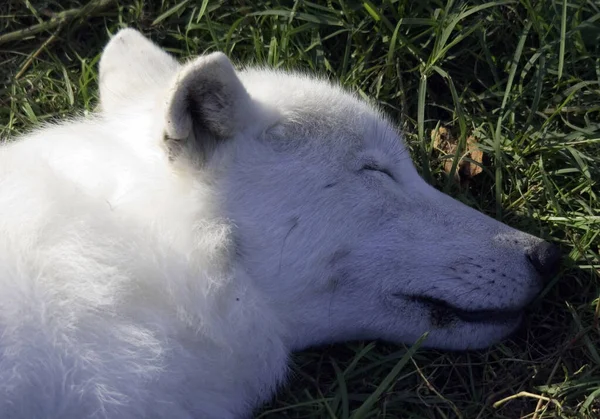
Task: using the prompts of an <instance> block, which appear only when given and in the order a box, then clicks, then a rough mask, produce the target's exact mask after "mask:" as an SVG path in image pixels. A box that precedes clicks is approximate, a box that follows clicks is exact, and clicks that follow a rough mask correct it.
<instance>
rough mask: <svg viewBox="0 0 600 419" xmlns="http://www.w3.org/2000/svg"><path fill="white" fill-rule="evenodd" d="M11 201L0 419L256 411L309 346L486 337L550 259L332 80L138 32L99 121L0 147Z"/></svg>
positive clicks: (115, 47)
mask: <svg viewBox="0 0 600 419" xmlns="http://www.w3.org/2000/svg"><path fill="white" fill-rule="evenodd" d="M0 209H1V216H0V412H1V413H0V415H1V416H2V418H3V419H14V418H19V419H21V418H22V419H34V418H77V419H80V418H177V419H180V418H218V419H226V418H244V417H248V416H249V415H251V413H252V409H253V408H255V407H256V406H258V405H259V404H260V403H261V402H263V401H265V400H267V399H269V398H270V397H271V396H272V394H273V392H274V391H275V390H276V388H277V386H278V384H280V383H281V382H282V381H283V380H284V379H285V377H286V364H287V360H288V356H289V354H290V353H291V351H295V350H299V349H302V348H305V347H307V346H311V345H316V344H321V343H325V342H334V341H343V340H350V339H385V340H388V341H392V342H404V343H408V344H410V343H411V342H414V341H415V339H417V338H419V337H420V336H421V335H422V334H423V333H424V332H427V331H429V332H430V334H429V338H428V340H427V341H426V345H429V346H431V347H437V348H448V349H469V348H481V347H485V346H487V345H490V344H493V343H494V342H496V341H498V340H499V339H501V338H503V337H504V336H506V335H507V334H509V333H511V332H512V331H513V330H514V329H515V328H516V326H517V325H518V324H519V321H520V318H521V314H522V312H523V309H524V307H525V306H526V305H527V304H528V302H530V301H531V299H532V298H533V297H534V296H535V295H536V293H538V291H539V290H540V288H541V286H542V284H543V282H542V281H543V279H544V278H545V277H547V276H548V275H551V274H552V272H553V271H554V270H555V268H556V265H557V261H558V255H557V251H556V249H555V248H554V247H552V246H551V245H549V244H548V243H546V242H544V241H542V240H540V239H538V238H535V237H532V236H530V235H527V234H524V233H521V232H519V231H516V230H514V229H512V228H510V227H508V226H506V225H504V224H501V223H499V222H497V221H495V220H493V219H491V218H488V217H486V216H484V215H482V214H480V213H478V212H476V211H474V210H472V209H470V208H468V207H466V206H464V205H462V204H460V203H459V202H457V201H455V200H453V199H451V198H450V197H448V196H446V195H444V194H442V193H440V192H438V191H436V190H435V189H434V188H432V187H430V186H428V185H427V184H426V183H425V182H424V181H423V180H421V179H420V178H419V176H418V174H417V172H416V170H415V168H414V167H413V165H412V163H411V160H410V157H409V154H408V153H407V151H406V148H405V146H404V145H403V143H402V140H401V137H400V136H399V134H398V133H397V132H396V130H395V129H394V128H393V127H392V125H391V124H390V122H388V121H387V120H386V118H385V117H384V116H382V114H381V113H380V112H379V111H377V110H376V109H375V108H374V107H372V106H370V105H368V104H366V103H365V102H363V101H361V100H359V99H357V98H356V97H355V96H353V95H352V94H350V93H347V92H345V91H344V90H342V89H341V88H340V87H337V86H335V85H332V84H330V83H329V82H326V81H324V80H317V79H315V78H312V77H310V76H307V75H302V74H289V73H284V72H278V71H272V70H266V69H251V68H249V69H245V70H240V71H237V70H235V69H234V67H233V66H232V64H231V63H230V61H229V60H228V59H227V58H226V57H225V55H223V54H221V53H213V54H210V55H206V56H201V57H198V58H196V59H195V60H192V61H190V62H187V63H185V64H179V63H178V62H177V61H176V60H175V59H173V58H172V57H171V56H169V55H168V54H167V53H165V52H164V51H162V50H161V49H159V48H158V47H157V46H155V45H154V44H153V43H151V42H150V41H149V40H147V39H146V38H144V37H143V36H142V35H141V34H140V33H138V32H136V31H134V30H131V29H126V30H122V31H121V32H119V33H118V34H117V35H116V36H115V37H113V38H112V40H111V41H110V42H109V44H108V46H107V47H106V49H105V51H104V53H103V56H102V58H101V62H100V104H99V110H98V112H96V114H95V115H93V116H91V117H87V118H81V119H75V120H71V121H66V122H64V123H61V124H57V125H50V126H45V127H43V128H41V129H39V130H37V131H34V132H32V133H29V134H28V135H26V136H25V137H24V138H21V139H17V140H16V141H11V142H9V143H7V144H5V145H3V146H2V148H0Z"/></svg>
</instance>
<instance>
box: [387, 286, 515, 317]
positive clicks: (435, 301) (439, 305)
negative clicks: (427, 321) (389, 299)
mask: <svg viewBox="0 0 600 419" xmlns="http://www.w3.org/2000/svg"><path fill="white" fill-rule="evenodd" d="M392 296H394V297H402V298H407V299H409V300H411V301H414V302H417V303H420V304H424V305H427V306H430V307H432V308H435V309H438V310H440V309H441V310H448V311H449V312H451V313H452V314H454V315H456V317H458V318H459V319H460V320H463V321H465V322H469V323H476V322H496V321H507V320H512V319H516V318H517V317H519V316H521V314H522V313H523V310H524V308H516V309H489V310H486V309H483V310H467V309H464V308H460V307H456V306H454V305H452V304H450V303H448V302H447V301H444V300H441V299H439V298H433V297H428V296H424V295H409V294H402V293H393V294H392Z"/></svg>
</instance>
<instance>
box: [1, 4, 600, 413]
mask: <svg viewBox="0 0 600 419" xmlns="http://www.w3.org/2000/svg"><path fill="white" fill-rule="evenodd" d="M79 7H82V4H80V2H78V1H76V0H69V1H58V0H54V1H52V0H50V1H43V2H42V1H34V0H29V1H27V0H22V1H21V0H19V1H17V0H8V1H4V2H3V3H2V4H1V5H0V39H1V36H2V35H1V34H5V33H7V32H10V31H15V30H19V29H23V28H25V27H29V26H31V25H35V24H38V23H40V22H47V21H48V20H49V19H50V14H49V12H54V13H58V12H60V11H62V10H65V9H69V8H79ZM126 25H127V26H133V27H137V28H139V29H141V30H142V31H143V32H144V33H146V34H147V35H148V36H150V37H151V38H153V39H154V40H156V41H157V42H159V43H160V44H161V45H164V46H166V47H167V48H168V49H169V51H171V52H172V53H173V54H175V55H176V56H178V57H180V58H185V57H188V56H192V55H196V54H202V53H205V52H208V51H215V50H221V51H225V52H226V53H227V54H228V55H230V56H231V57H232V58H233V59H234V60H235V61H238V62H243V63H265V64H269V65H271V66H274V67H279V68H289V69H305V70H310V71H313V72H317V73H322V74H326V75H328V76H329V77H331V78H334V79H338V80H340V81H341V82H342V83H343V84H344V85H345V86H347V87H348V88H349V89H351V90H354V91H357V92H359V94H360V95H362V96H364V97H365V98H370V99H371V100H374V101H377V102H378V103H379V104H380V105H381V106H382V107H383V108H384V109H385V110H386V111H387V112H388V113H389V114H390V115H391V116H392V118H393V119H395V120H396V121H398V124H399V125H400V126H401V128H402V129H403V130H404V131H405V133H406V138H407V141H408V143H409V145H410V147H411V151H412V152H413V155H414V157H415V161H416V164H417V167H418V168H419V170H420V171H421V172H422V174H423V176H424V177H425V178H426V179H427V180H428V181H429V182H431V183H433V184H434V185H435V186H436V187H438V188H440V189H442V190H445V191H446V192H448V193H449V194H451V195H453V196H455V197H457V198H458V199H460V200H462V201H463V202H466V203H467V204H468V205H471V206H473V207H475V208H477V209H479V210H480V211H482V212H484V213H487V214H489V215H491V216H493V217H497V218H498V219H500V220H502V221H503V222H506V223H508V224H510V225H512V226H514V227H517V228H520V229H522V230H524V231H527V232H530V233H533V234H536V235H539V236H541V237H544V238H546V239H549V240H553V241H555V242H558V243H559V244H560V245H561V246H562V248H563V249H564V251H565V253H566V254H568V257H567V260H566V262H565V266H564V267H563V269H562V270H561V273H560V275H559V276H558V277H557V278H555V279H554V280H553V281H552V282H551V283H550V284H549V285H548V286H547V288H546V289H545V290H544V292H543V295H542V296H541V297H540V298H539V299H538V301H537V302H536V303H535V304H534V305H533V306H532V308H531V312H530V315H529V317H528V320H527V322H526V325H525V327H524V328H523V330H522V331H521V332H519V333H518V334H517V335H516V336H514V337H513V338H512V339H510V340H507V341H505V342H503V343H502V344H500V345H497V346H496V347H494V348H491V349H489V350H486V351H478V352H469V353H448V352H439V351H432V350H423V349H417V348H416V347H414V348H413V350H416V351H415V352H414V353H411V352H407V348H404V347H399V346H394V345H390V344H385V343H380V342H377V343H374V342H355V343H349V344H344V345H335V346H328V347H325V348H318V349H313V350H310V351H306V352H303V353H300V354H297V355H295V356H294V363H293V367H292V368H293V374H292V376H293V379H292V380H291V381H290V383H289V385H288V386H286V387H285V388H282V389H281V391H280V392H279V393H278V394H277V396H276V398H275V399H274V400H273V401H272V403H271V404H270V405H268V406H265V407H264V409H263V410H261V411H260V412H259V413H258V414H257V417H260V418H280V417H290V418H353V419H358V418H367V417H368V418H398V417H401V418H490V417H496V418H511V419H513V418H518V417H527V418H551V417H552V418H554V417H561V418H596V417H600V353H599V352H600V345H599V342H600V328H599V322H598V317H599V314H600V298H599V295H600V283H599V277H600V275H599V271H600V258H599V252H600V249H599V246H600V201H599V196H598V195H599V194H600V188H599V179H600V177H599V175H600V3H598V1H597V0H595V1H594V0H588V1H584V0H562V1H550V0H546V1H534V0H516V1H492V2H488V3H481V2H470V3H465V2H460V1H452V0H447V1H443V0H423V1H414V0H381V1H375V0H371V1H358V0H328V1H317V0H315V1H313V2H309V1H296V2H293V1H277V0H273V1H250V0H235V1H214V0H213V1H202V0H185V1H175V0H162V1H152V2H151V1H149V0H146V1H144V0H136V1H125V0H119V1H114V2H112V4H109V5H108V6H107V7H106V8H105V9H104V10H103V11H93V12H87V13H84V14H83V15H81V16H77V15H75V18H73V19H70V20H67V21H65V22H63V23H62V24H61V25H58V26H56V27H54V28H51V29H50V30H42V31H41V32H39V33H37V34H35V35H33V36H29V37H23V36H20V37H18V38H21V39H18V40H12V41H10V42H6V43H2V44H0V64H1V66H0V81H1V84H0V137H1V138H2V139H6V138H9V137H10V136H14V135H16V134H19V133H21V132H24V131H26V130H27V129H28V128H30V127H32V126H33V125H35V124H38V123H40V122H42V121H48V120H54V119H56V118H62V117H65V116H70V115H74V114H76V113H77V112H81V111H92V110H93V108H94V106H95V103H96V100H97V69H96V64H97V62H98V58H99V53H100V51H101V48H102V46H103V45H104V44H105V42H106V41H107V39H108V36H109V33H114V32H115V31H116V30H117V29H119V28H120V27H123V26H126ZM42 28H43V26H42ZM438 125H442V126H445V127H447V128H448V129H450V130H451V131H452V132H453V134H454V135H455V136H456V137H457V138H459V140H460V144H461V145H462V147H464V143H465V139H466V137H467V136H468V135H473V136H475V137H476V138H477V139H478V140H479V142H480V144H481V147H482V148H483V150H484V152H485V159H484V171H483V173H482V174H480V175H479V176H477V177H476V178H474V179H473V181H472V182H471V184H470V185H469V187H468V188H460V187H459V186H457V185H456V183H455V182H454V181H453V178H452V177H451V176H446V175H445V174H444V173H443V171H442V169H441V168H442V163H441V157H442V156H440V155H439V154H437V153H436V152H435V151H434V150H433V149H432V141H431V135H430V134H431V131H432V129H435V127H436V126H438ZM455 166H456V165H455ZM474 228H475V227H474ZM473 250H474V251H476V249H473ZM511 396H514V397H512V398H510V399H508V400H507V399H506V398H508V397H511ZM497 402H498V403H497Z"/></svg>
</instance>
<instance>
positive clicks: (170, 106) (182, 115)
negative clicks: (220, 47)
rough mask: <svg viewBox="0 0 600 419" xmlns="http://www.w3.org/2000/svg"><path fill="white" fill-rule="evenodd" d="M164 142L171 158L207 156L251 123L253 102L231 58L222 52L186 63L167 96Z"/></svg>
mask: <svg viewBox="0 0 600 419" xmlns="http://www.w3.org/2000/svg"><path fill="white" fill-rule="evenodd" d="M166 105H167V106H166V115H165V118H166V120H165V136H164V138H165V142H166V145H167V148H168V150H169V155H170V156H171V157H172V158H175V157H177V155H178V154H180V153H181V152H182V151H183V150H187V152H188V153H193V154H196V155H193V156H192V157H194V158H197V157H198V156H197V154H200V155H201V156H200V157H202V156H204V157H205V156H206V154H207V153H209V152H210V150H212V149H213V148H214V146H216V144H217V143H218V142H219V141H222V140H224V139H227V138H231V137H233V136H235V135H236V134H237V133H238V132H240V131H241V130H243V129H244V127H246V126H247V124H249V123H250V120H251V118H252V114H253V107H252V104H251V99H250V96H249V95H248V93H247V92H246V89H245V88H244V86H243V84H242V82H241V81H240V79H239V78H238V76H237V74H236V71H235V69H234V68H233V65H232V64H231V62H230V61H229V59H228V58H227V57H226V56H225V55H224V54H223V53H220V52H215V53H212V54H209V55H205V56H202V57H199V58H197V59H195V60H194V61H191V62H190V63H188V64H186V65H185V66H184V67H183V68H182V69H181V71H180V72H179V73H178V74H177V76H176V77H175V80H174V81H173V83H172V84H171V89H170V90H169V93H168V99H167V103H166Z"/></svg>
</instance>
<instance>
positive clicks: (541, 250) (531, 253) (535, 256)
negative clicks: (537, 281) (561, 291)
mask: <svg viewBox="0 0 600 419" xmlns="http://www.w3.org/2000/svg"><path fill="white" fill-rule="evenodd" d="M527 258H528V259H529V261H530V262H531V264H532V265H533V266H534V268H535V270H536V271H538V273H539V274H540V275H541V276H542V277H543V278H544V279H550V278H552V277H553V276H554V275H556V273H557V272H558V268H559V267H560V248H559V247H558V246H556V245H554V244H550V243H548V242H545V241H542V242H540V243H538V244H536V245H535V246H532V247H530V248H529V249H528V250H527Z"/></svg>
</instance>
